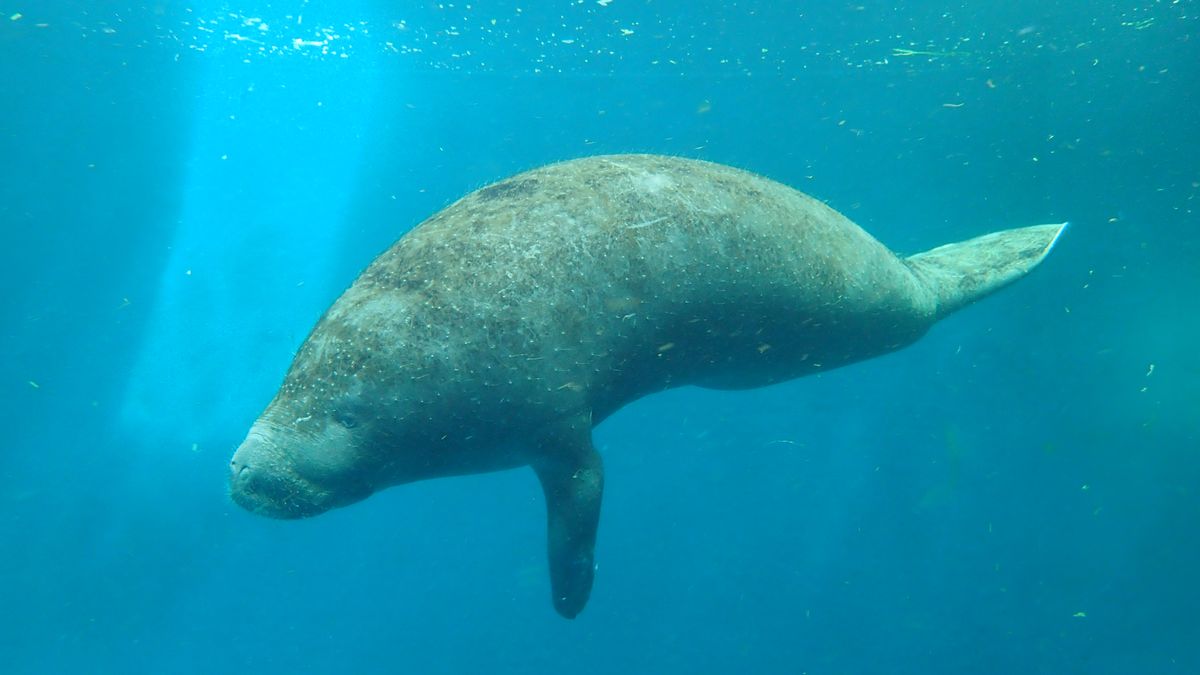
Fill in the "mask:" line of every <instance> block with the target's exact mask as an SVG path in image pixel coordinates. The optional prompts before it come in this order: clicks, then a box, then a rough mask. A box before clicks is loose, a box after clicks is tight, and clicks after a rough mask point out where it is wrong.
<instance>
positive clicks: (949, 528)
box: [0, 0, 1200, 675]
mask: <svg viewBox="0 0 1200 675" xmlns="http://www.w3.org/2000/svg"><path fill="white" fill-rule="evenodd" d="M405 4H408V3H384V2H366V1H364V0H359V1H357V2H337V3H334V2H327V1H320V0H292V1H288V2H273V3H257V4H255V3H253V2H247V3H242V4H241V5H235V4H226V3H217V2H207V1H202V2H197V3H193V4H190V5H182V4H178V3H166V2H150V3H145V4H125V3H114V2H82V1H81V0H77V1H72V2H68V1H62V2H56V3H46V2H22V1H21V0H3V2H0V233H2V236H3V239H2V240H0V256H3V258H2V260H0V291H2V294H0V302H2V303H3V304H2V306H0V308H2V310H3V317H4V323H3V328H2V330H0V353H2V354H3V357H2V358H0V401H2V402H3V405H2V406H0V409H2V410H3V412H2V413H0V420H2V421H3V427H2V428H3V438H4V442H3V444H2V448H3V449H2V450H0V671H3V672H5V673H220V672H247V671H250V670H252V671H253V672H255V673H259V674H261V675H266V674H269V673H296V672H301V673H351V672H352V673H383V672H412V673H483V672H487V673H562V672H569V673H618V672H624V673H667V674H675V673H732V672H752V673H760V672H761V673H813V674H817V673H902V674H907V673H913V674H917V673H920V674H922V675H928V674H931V673H1182V674H1190V673H1197V672H1200V613H1198V612H1197V607H1198V606H1200V582H1197V579H1196V570H1197V569H1200V532H1198V531H1197V523H1198V522H1200V413H1198V410H1200V385H1198V384H1197V382H1198V381H1200V356H1198V353H1200V352H1198V350H1197V349H1196V345H1197V344H1200V318H1198V312H1197V311H1196V310H1197V308H1198V305H1197V300H1196V298H1197V297H1198V296H1200V230H1198V229H1197V228H1198V226H1200V218H1198V217H1197V214H1198V212H1200V165H1198V164H1197V161H1196V152H1197V150H1196V149H1197V147H1200V121H1198V119H1200V118H1197V115H1196V110H1197V109H1200V3H1196V2H1194V1H1192V0H1175V1H1174V2H1167V1H1162V2H1159V1H1151V0H1141V1H1134V0H1108V1H1105V2H1097V1H1096V0H1063V1H1059V2H1054V3H1047V2H1040V1H1039V2H1034V1H1033V0H1015V1H1014V2H1005V3H940V2H905V1H900V0H894V1H893V2H892V3H876V2H870V1H865V2H861V3H840V2H830V3H815V2H814V3H791V2H788V3H785V2H765V1H764V2H736V3H727V2H707V1H701V2H683V1H681V0H672V1H662V2H643V1H635V0H611V2H596V1H594V0H584V1H583V2H579V3H567V2H560V3H550V2H537V3H535V2H532V1H529V2H490V1H488V0H477V1H475V2H471V3H464V2H453V3H451V2H447V3H442V4H439V3H411V4H414V5H419V6H404V5H405ZM47 5H48V6H49V7H47ZM807 5H811V6H807ZM906 50H907V51H906ZM625 151H641V152H658V153H668V154H679V155H687V156H692V157H699V158H703V159H708V160H713V161H719V162H724V163H728V164H733V165H736V166H740V167H743V168H747V169H750V170H753V171H756V172H758V173H761V174H765V175H767V176H770V177H772V178H774V179H777V180H780V181H783V182H785V183H788V184H790V185H793V186H796V187H797V188H799V189H801V190H804V191H806V192H809V193H811V194H813V195H816V196H818V197H819V198H821V199H824V200H826V201H828V202H829V203H830V204H831V205H833V206H834V207H835V208H838V209H839V210H841V211H843V212H844V213H846V214H847V215H848V216H849V217H851V218H852V219H854V220H855V221H856V222H858V223H859V224H860V225H862V226H863V227H864V228H866V229H867V230H869V231H870V232H872V233H873V234H875V235H876V236H877V237H878V238H879V239H880V240H882V241H883V242H885V243H886V244H888V245H889V246H890V247H892V248H893V249H894V250H897V251H901V252H905V253H910V252H915V251H919V250H923V249H925V248H929V247H931V246H934V245H938V244H941V243H945V242H948V241H953V240H957V239H962V238H966V237H969V236H973V235H976V234H981V233H984V232H987V231H991V230H995V229H1002V228H1005V227H1014V226H1019V225H1029V224H1035V223H1044V222H1059V221H1062V220H1066V219H1070V220H1071V221H1072V222H1073V225H1072V228H1071V230H1070V231H1069V232H1068V236H1067V237H1066V238H1065V239H1064V240H1063V241H1062V242H1061V243H1060V245H1059V246H1058V247H1057V248H1056V249H1055V251H1054V253H1053V255H1052V256H1051V257H1050V259H1049V260H1048V261H1047V262H1046V264H1045V265H1044V266H1043V267H1042V268H1040V269H1039V270H1037V271H1036V272H1035V273H1034V274H1033V275H1031V276H1030V277H1029V278H1027V279H1025V280H1023V281H1021V282H1020V283H1019V284H1017V285H1014V286H1013V287H1012V288H1009V289H1006V290H1005V291H1004V292H1002V293H1000V294H998V295H996V296H994V297H991V298H988V299H987V300H985V301H983V302H981V303H979V304H977V305H975V306H973V307H970V308H968V309H967V310H964V311H963V312H961V313H959V314H956V315H954V316H953V317H951V318H949V319H948V320H947V321H945V322H944V323H942V324H940V325H938V326H937V327H935V328H934V329H933V331H931V333H930V334H929V335H928V336H927V337H925V338H924V339H923V340H922V341H921V342H919V343H918V344H917V345H915V346H913V347H910V348H908V349H906V350H903V351H901V352H899V353H896V354H893V355H889V356H887V357H884V358H879V359H876V360H872V361H869V362H865V363H861V364H857V365H854V366H851V367H848V368H845V369H843V370H838V371H832V372H829V373H827V374H824V375H822V376H819V377H810V378H806V379H803V380H799V381H795V382H790V383H787V384H783V385H779V386H775V387H771V388H767V389H761V390H755V391H750V392H741V393H730V392H713V391H702V390H695V389H683V390H677V391H671V392H667V393H664V394H659V395H656V396H652V397H649V398H647V399H645V400H642V401H639V402H637V403H635V404H632V405H630V406H628V407H627V408H625V409H624V410H622V411H621V412H619V413H618V414H617V415H615V416H614V417H612V418H611V419H610V420H608V421H606V422H605V423H604V424H603V425H601V426H600V427H599V428H598V429H597V430H596V443H597V446H598V447H599V448H600V449H601V452H602V453H603V454H604V457H605V463H606V467H607V491H606V495H605V504H604V513H603V517H602V522H601V529H600V534H599V541H598V544H597V562H598V565H599V569H598V572H597V577H596V579H597V580H596V586H595V589H594V592H593V594H592V599H591V602H590V604H589V605H588V607H587V609H586V610H585V611H584V613H583V614H582V615H581V616H580V617H579V618H578V619H577V620H575V621H565V620H563V619H561V618H559V617H558V616H557V615H555V614H554V612H553V610H552V608H551V606H550V601H549V592H548V580H547V572H546V563H545V559H544V557H545V552H544V546H545V542H544V537H545V534H544V531H543V528H544V513H543V510H542V508H543V507H542V501H541V493H540V490H539V488H538V486H537V484H536V481H535V479H534V478H533V476H532V474H531V473H530V472H528V471H515V472H510V473H503V474H493V475H485V476H472V477H465V478H456V479H450V480H441V481H431V482H427V483H418V484H413V485H409V486H405V487H402V488H397V489H393V490H389V491H385V492H382V493H380V494H378V495H376V496H374V497H372V498H370V499H368V500H366V501H364V502H362V503H360V504H357V505H354V506H352V507H348V508H345V509H341V510H338V511H334V512H331V513H328V514H326V515H323V516H321V517H319V518H316V519H312V520H307V521H298V522H281V521H271V520H267V519H263V518H259V517H255V516H252V515H250V514H248V513H245V512H243V511H242V510H241V509H239V508H238V507H236V506H235V505H234V504H232V503H231V502H230V501H229V499H228V497H227V493H226V486H225V479H226V470H227V462H228V460H229V456H230V454H231V453H232V451H233V449H234V448H235V447H236V445H237V444H238V442H239V441H240V440H241V438H242V437H243V435H244V434H245V432H246V429H247V428H248V427H249V425H250V424H251V422H253V420H254V419H255V417H256V416H257V415H258V413H259V412H260V411H261V410H262V408H263V406H264V405H265V404H266V403H267V401H268V400H269V398H270V396H271V395H272V393H273V392H274V390H275V388H276V387H277V386H278V384H279V381H280V379H281V378H282V375H283V373H284V370H285V369H286V367H287V365H288V363H289V362H290V360H291V356H292V354H293V352H294V350H295V349H296V348H297V347H298V346H299V344H300V342H301V340H302V339H303V338H304V336H305V335H306V334H307V331H308V330H309V329H310V328H311V326H312V325H313V323H314V322H315V321H316V319H317V318H318V317H319V316H320V313H321V312H322V311H323V309H324V308H325V307H326V306H328V304H329V303H330V302H331V301H332V300H333V299H334V298H336V297H337V295H338V294H339V293H340V292H341V290H342V289H343V288H345V287H346V286H347V285H348V284H349V283H350V282H351V281H352V280H353V279H354V277H355V276H356V274H357V273H358V271H359V270H361V269H362V268H363V267H364V266H365V265H366V263H367V262H369V261H370V260H371V258H373V257H374V255H376V254H377V253H378V252H379V251H381V250H382V249H383V248H385V247H386V246H387V245H388V244H389V243H390V242H392V241H393V240H394V239H395V238H396V237H398V236H399V235H401V234H402V233H404V232H405V231H406V230H407V229H408V228H410V227H412V226H413V225H415V224H416V223H418V222H420V221H421V220H422V219H424V218H425V217H426V216H428V215H429V214H431V213H433V212H434V211H436V210H437V209H439V208H441V207H442V206H444V205H446V204H448V203H449V202H450V201H452V200H454V199H455V198H457V197H458V196H460V195H462V194H463V193H465V192H466V191H469V190H471V189H474V188H476V187H479V186H481V185H484V184H486V183H487V182H490V181H493V180H496V179H499V178H502V177H504V176H506V175H509V174H512V173H515V172H517V171H520V170H523V169H527V168H531V167H534V166H537V165H540V164H544V163H547V162H550V161H555V160H560V159H566V158H571V157H577V156H581V155H588V154H599V153H607V152H625Z"/></svg>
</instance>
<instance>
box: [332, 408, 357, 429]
mask: <svg viewBox="0 0 1200 675" xmlns="http://www.w3.org/2000/svg"><path fill="white" fill-rule="evenodd" d="M333 419H334V420H335V421H336V422H337V423H338V424H340V425H342V426H343V427H346V428H347V429H353V428H354V427H356V426H358V417H357V416H355V414H354V413H352V412H350V411H348V410H338V411H337V412H335V413H333Z"/></svg>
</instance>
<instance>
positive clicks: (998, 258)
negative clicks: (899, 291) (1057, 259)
mask: <svg viewBox="0 0 1200 675" xmlns="http://www.w3.org/2000/svg"><path fill="white" fill-rule="evenodd" d="M1066 227H1067V223H1058V224H1055V225H1034V226H1033V227H1022V228H1018V229H1015V230H1004V231H1002V232H993V233H992V234H985V235H983V236H982V237H976V238H974V239H968V240H967V241H960V242H958V243H957V244H946V245H945V246H939V247H937V248H935V249H932V250H929V251H926V252H924V253H918V254H916V255H914V256H911V257H909V258H907V259H906V260H905V261H904V262H905V263H907V264H908V266H909V268H910V269H912V271H913V273H914V274H915V275H916V276H917V277H918V278H920V279H921V280H922V281H923V282H924V283H925V285H926V286H927V287H928V288H929V290H930V291H931V292H932V293H933V297H934V300H935V301H936V303H937V318H939V319H940V318H942V317H944V316H946V315H947V314H949V313H951V312H953V311H955V310H958V309H961V308H963V307H965V306H966V305H968V304H970V303H972V302H974V301H975V300H978V299H979V298H982V297H983V296H985V295H987V294H989V293H991V292H992V291H995V290H998V289H1000V288H1002V287H1004V286H1006V285H1008V284H1010V283H1012V282H1014V281H1016V280H1017V279H1020V278H1021V277H1023V276H1025V275H1026V274H1027V273H1028V272H1029V271H1030V270H1032V269H1033V268H1034V267H1037V265H1038V263H1040V262H1042V260H1044V259H1045V258H1046V255H1047V254H1049V253H1050V249H1051V248H1053V247H1054V243H1055V242H1057V241H1058V237H1059V235H1061V234H1062V233H1063V230H1064V229H1066Z"/></svg>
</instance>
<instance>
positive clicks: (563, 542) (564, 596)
mask: <svg viewBox="0 0 1200 675" xmlns="http://www.w3.org/2000/svg"><path fill="white" fill-rule="evenodd" d="M590 427H591V425H590V424H585V425H579V427H572V428H570V429H567V430H564V431H563V432H561V433H554V434H551V435H548V436H546V437H545V438H543V439H542V441H541V443H540V448H539V450H540V452H539V453H538V455H539V456H538V458H537V460H536V461H535V462H533V464H532V465H533V470H534V471H535V472H536V473H537V476H538V479H539V480H540V481H541V482H542V490H543V491H544V492H545V494H546V515H547V523H548V526H549V529H548V535H549V548H550V590H551V593H552V594H553V597H554V609H555V610H557V611H558V613H559V614H561V615H563V616H564V617H566V618H568V619H574V618H575V616H576V615H577V614H579V612H581V611H582V610H583V606H584V605H586V604H587V601H588V595H590V594H591V592H592V576H593V574H594V572H595V569H596V568H595V563H594V562H593V550H594V549H595V546H596V527H597V525H599V523H600V497H601V496H602V494H603V492H604V466H603V464H602V463H601V461H600V453H598V452H596V449H595V448H594V447H592V439H591V428H590Z"/></svg>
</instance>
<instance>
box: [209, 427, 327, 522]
mask: <svg viewBox="0 0 1200 675" xmlns="http://www.w3.org/2000/svg"><path fill="white" fill-rule="evenodd" d="M229 496H230V497H232V498H233V501H235V502H237V504H238V505H239V506H241V507H242V508H244V509H246V510H248V511H252V512H254V513H257V514H260V515H264V516H269V517H271V518H304V517H307V516H315V515H317V514H319V513H322V512H324V511H327V510H329V508H330V507H331V506H333V505H332V504H331V503H330V502H331V500H330V495H329V493H328V492H327V491H325V490H321V489H319V488H318V487H317V486H315V485H313V484H312V483H311V482H310V481H308V480H305V479H304V478H303V477H301V476H299V475H297V474H296V472H295V470H294V469H293V468H292V467H291V466H289V464H288V462H287V460H286V457H285V456H284V455H283V453H282V452H281V450H280V448H279V447H278V446H277V445H276V444H274V443H272V442H271V441H270V440H268V438H267V437H266V436H265V435H263V434H262V433H259V432H255V431H251V432H250V435H249V436H247V437H246V440H245V441H243V442H242V444H241V445H240V446H239V447H238V449H237V452H235V453H233V459H232V460H230V462H229Z"/></svg>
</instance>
